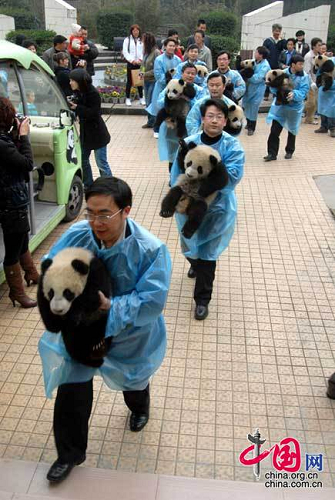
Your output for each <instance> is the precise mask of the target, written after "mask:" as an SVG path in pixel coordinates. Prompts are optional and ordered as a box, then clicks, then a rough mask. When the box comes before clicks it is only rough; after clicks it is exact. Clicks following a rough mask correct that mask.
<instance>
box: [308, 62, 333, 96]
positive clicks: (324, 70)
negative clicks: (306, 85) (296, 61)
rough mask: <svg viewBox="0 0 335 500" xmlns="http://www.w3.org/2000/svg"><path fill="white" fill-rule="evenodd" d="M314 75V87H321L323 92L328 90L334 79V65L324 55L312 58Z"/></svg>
mask: <svg viewBox="0 0 335 500" xmlns="http://www.w3.org/2000/svg"><path fill="white" fill-rule="evenodd" d="M313 70H314V73H316V74H317V77H316V85H317V86H318V87H323V90H324V92H327V90H329V89H330V88H331V87H332V85H333V82H334V78H335V64H334V62H333V61H332V60H331V59H330V58H329V57H327V56H325V55H322V56H321V55H319V56H316V57H314V68H313Z"/></svg>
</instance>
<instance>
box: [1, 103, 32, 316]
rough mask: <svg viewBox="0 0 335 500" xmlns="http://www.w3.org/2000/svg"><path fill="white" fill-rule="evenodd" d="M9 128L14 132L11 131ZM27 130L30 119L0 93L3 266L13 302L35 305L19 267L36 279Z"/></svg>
mask: <svg viewBox="0 0 335 500" xmlns="http://www.w3.org/2000/svg"><path fill="white" fill-rule="evenodd" d="M12 128H14V130H15V132H13V133H10V132H9V131H10V130H11V129H12ZM28 134H29V119H28V118H25V119H24V120H23V121H22V122H21V123H20V122H19V121H18V119H17V118H16V117H15V109H14V107H13V105H12V103H11V102H10V100H9V99H7V98H5V97H0V224H1V227H2V231H3V241H4V246H5V258H4V262H3V267H4V271H5V275H6V279H7V283H8V285H9V298H10V299H11V301H12V302H13V306H14V307H15V301H17V302H18V303H19V304H21V306H22V307H24V308H28V307H35V306H36V305H37V303H36V301H35V300H32V299H31V298H30V297H28V295H26V293H25V291H24V288H23V281H22V275H21V267H22V269H23V270H24V272H25V274H24V278H25V280H26V282H27V285H28V286H29V285H30V284H31V283H35V284H36V283H38V279H39V275H38V272H37V269H36V267H35V265H34V262H33V259H32V257H31V254H30V252H29V248H28V242H29V237H28V233H29V231H30V227H29V220H28V203H29V197H28V187H27V181H28V179H29V172H31V171H32V169H33V167H34V163H33V154H32V150H31V146H30V142H29V138H28ZM20 264H21V266H20Z"/></svg>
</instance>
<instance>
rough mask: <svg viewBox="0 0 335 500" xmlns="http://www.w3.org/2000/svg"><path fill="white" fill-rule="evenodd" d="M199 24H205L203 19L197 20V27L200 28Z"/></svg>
mask: <svg viewBox="0 0 335 500" xmlns="http://www.w3.org/2000/svg"><path fill="white" fill-rule="evenodd" d="M200 24H206V21H205V19H198V22H197V26H200Z"/></svg>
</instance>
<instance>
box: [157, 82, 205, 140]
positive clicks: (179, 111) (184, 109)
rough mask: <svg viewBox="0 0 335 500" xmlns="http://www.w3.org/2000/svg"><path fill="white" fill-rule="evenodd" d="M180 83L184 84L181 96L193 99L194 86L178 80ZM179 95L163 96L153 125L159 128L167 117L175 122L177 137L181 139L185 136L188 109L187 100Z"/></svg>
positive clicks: (194, 93)
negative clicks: (174, 96) (162, 105)
mask: <svg viewBox="0 0 335 500" xmlns="http://www.w3.org/2000/svg"><path fill="white" fill-rule="evenodd" d="M179 83H180V84H181V85H184V89H183V96H184V97H187V98H188V99H193V97H195V95H196V91H195V88H194V86H193V85H192V84H190V83H185V82H184V80H179ZM184 97H181V98H179V99H168V97H167V95H166V96H165V102H164V108H162V109H161V110H159V112H158V113H157V116H156V122H155V127H157V128H159V127H160V126H161V124H162V123H163V121H164V120H166V119H169V120H170V121H172V122H174V123H175V124H176V133H177V137H179V138H180V139H182V138H183V137H186V136H187V130H186V116H187V113H188V112H189V110H190V104H189V101H188V100H186V99H184Z"/></svg>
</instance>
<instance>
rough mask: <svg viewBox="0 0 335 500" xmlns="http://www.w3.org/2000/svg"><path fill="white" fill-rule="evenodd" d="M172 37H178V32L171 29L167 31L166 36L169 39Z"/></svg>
mask: <svg viewBox="0 0 335 500" xmlns="http://www.w3.org/2000/svg"><path fill="white" fill-rule="evenodd" d="M173 35H178V31H177V30H175V29H173V28H171V29H170V30H169V31H168V34H167V37H168V38H169V37H170V36H173Z"/></svg>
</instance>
